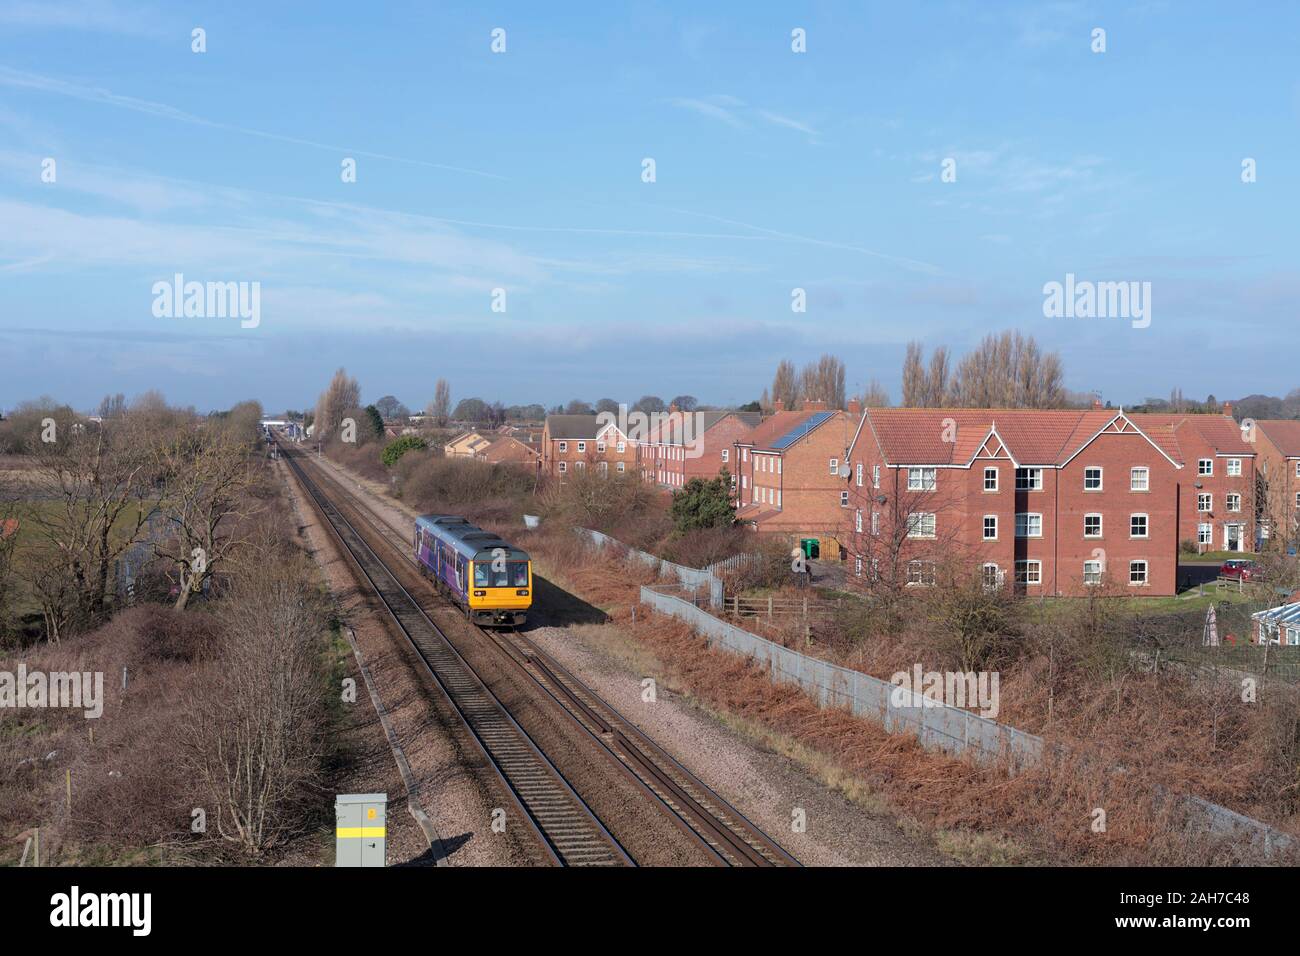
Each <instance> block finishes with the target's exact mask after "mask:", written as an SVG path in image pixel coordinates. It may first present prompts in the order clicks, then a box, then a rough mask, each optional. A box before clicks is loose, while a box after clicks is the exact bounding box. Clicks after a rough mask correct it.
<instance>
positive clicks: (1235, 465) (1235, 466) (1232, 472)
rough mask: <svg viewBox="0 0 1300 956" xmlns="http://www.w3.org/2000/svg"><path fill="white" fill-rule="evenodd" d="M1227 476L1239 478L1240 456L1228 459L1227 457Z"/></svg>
mask: <svg viewBox="0 0 1300 956" xmlns="http://www.w3.org/2000/svg"><path fill="white" fill-rule="evenodd" d="M1228 477H1229V478H1240V477H1241V459H1240V458H1229V459H1228Z"/></svg>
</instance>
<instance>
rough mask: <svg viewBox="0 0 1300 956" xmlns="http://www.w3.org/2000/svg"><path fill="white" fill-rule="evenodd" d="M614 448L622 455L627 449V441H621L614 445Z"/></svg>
mask: <svg viewBox="0 0 1300 956" xmlns="http://www.w3.org/2000/svg"><path fill="white" fill-rule="evenodd" d="M614 450H615V451H616V452H618V453H619V454H620V455H621V454H623V452H625V451H627V442H625V441H621V442H619V443H618V444H617V445H615V446H614Z"/></svg>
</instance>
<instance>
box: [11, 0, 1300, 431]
mask: <svg viewBox="0 0 1300 956" xmlns="http://www.w3.org/2000/svg"><path fill="white" fill-rule="evenodd" d="M543 6H545V7H549V8H551V9H549V10H547V9H543ZM195 27H201V28H203V29H204V30H205V31H206V39H207V52H205V53H201V54H200V53H194V52H192V50H191V31H192V30H193V29H194V28H195ZM498 27H499V28H502V29H504V30H505V31H506V52H505V53H502V54H494V53H492V52H491V50H490V43H491V36H490V34H491V31H492V30H493V29H494V28H498ZM796 27H799V28H803V29H804V30H805V31H806V35H807V52H806V53H802V54H796V53H793V52H792V51H791V39H790V34H791V30H792V29H794V28H796ZM1096 27H1101V28H1104V29H1105V30H1106V47H1107V48H1106V52H1104V53H1100V54H1099V53H1094V52H1092V50H1091V48H1090V45H1091V43H1092V39H1091V34H1092V31H1093V29H1094V28H1096ZM1297 50H1300V5H1293V4H1289V3H1259V4H1251V3H1236V4H1232V5H1228V4H1202V3H1176V4H1175V3H1156V2H1145V3H1143V2H1139V3H1114V4H1111V3H1036V4H1019V3H996V2H973V3H945V2H918V3H914V4H913V3H908V4H900V3H808V4H798V3H790V4H764V3H745V4H717V5H702V4H695V3H654V2H636V3H609V4H595V3H590V4H566V5H559V4H550V5H540V4H522V3H521V4H514V5H511V4H443V3H440V4H436V5H435V4H428V3H409V4H408V3H374V4H355V3H334V2H313V3H305V2H304V3H274V4H267V3H256V4H255V3H243V2H230V3H221V4H206V5H205V4H186V3H143V2H134V0H48V2H40V0H0V408H3V407H8V406H11V405H12V404H14V403H15V402H16V401H18V400H20V399H24V398H31V397H35V396H37V395H41V394H50V395H54V396H57V397H59V398H61V399H63V400H66V401H69V402H71V403H73V404H74V405H76V406H77V407H88V406H91V405H94V404H96V403H97V402H98V400H99V398H100V397H101V396H102V395H103V394H105V393H108V392H118V391H122V392H125V393H127V394H128V395H133V394H137V393H139V392H141V391H144V390H145V389H148V388H159V389H161V390H162V391H163V392H164V393H165V394H166V395H167V396H168V397H169V398H170V399H172V400H174V401H177V402H181V403H185V404H194V405H195V406H197V407H198V408H200V409H202V410H206V409H208V408H215V407H226V406H228V405H230V404H231V403H232V402H234V401H237V400H240V399H242V398H246V397H258V398H261V399H262V400H263V402H264V403H266V405H267V407H268V409H274V408H281V407H284V406H291V407H303V406H305V405H307V404H309V403H310V402H311V401H313V400H314V398H315V396H316V395H317V393H318V392H319V391H320V390H321V389H322V388H323V387H324V385H325V383H326V381H327V380H328V377H329V375H330V373H331V372H332V371H333V369H334V368H335V367H337V366H339V365H344V366H346V367H347V368H348V370H349V371H350V372H351V373H353V374H355V375H356V376H357V377H358V378H359V379H360V381H361V383H362V388H363V394H364V396H365V397H366V399H367V400H373V399H374V398H377V397H379V396H380V395H382V394H387V393H393V394H396V395H397V396H398V397H399V398H401V399H402V400H403V401H406V402H407V403H408V404H410V405H412V406H417V405H423V404H424V403H425V402H426V401H427V400H428V399H429V398H430V397H431V396H432V393H433V385H434V381H435V380H436V379H437V378H438V377H440V376H442V377H446V378H447V379H448V380H449V381H450V382H451V385H452V391H453V397H454V398H457V399H459V398H462V397H467V396H470V395H476V396H480V397H482V398H485V399H488V400H492V399H500V400H502V401H505V402H507V403H514V402H530V401H540V402H544V403H546V404H548V405H549V404H552V403H555V402H562V401H566V400H568V399H570V398H574V397H582V398H585V399H588V400H592V401H594V400H595V399H597V398H600V397H604V396H611V397H614V398H621V399H626V400H629V401H631V400H635V399H636V398H637V397H638V396H640V395H642V394H645V393H655V394H660V395H663V396H665V397H668V396H672V395H675V394H679V393H690V394H694V395H696V396H698V397H699V398H700V399H701V400H703V401H709V402H733V401H734V402H743V401H748V400H750V399H752V398H755V397H757V395H758V393H759V392H760V391H761V389H762V388H763V387H764V385H766V384H767V383H768V382H769V381H770V379H771V374H772V370H773V368H774V366H775V365H776V362H777V361H778V360H779V359H781V358H783V357H788V358H791V359H794V360H795V361H796V362H800V363H802V362H804V361H808V360H810V359H813V358H815V357H816V356H817V355H819V354H821V353H822V352H825V351H829V352H833V353H835V354H838V355H840V356H841V357H842V358H843V359H844V360H845V361H846V363H847V365H848V380H849V384H850V388H853V387H854V386H855V385H858V384H859V383H861V384H865V383H866V381H867V380H868V379H870V378H872V377H876V378H879V379H880V380H881V381H882V382H883V383H884V384H885V385H886V386H887V387H888V388H889V390H890V391H891V393H892V394H893V395H894V397H895V399H896V400H897V397H898V383H899V367H900V364H901V356H902V351H903V348H904V346H905V343H906V342H907V341H908V340H909V339H913V338H916V339H920V340H921V341H923V342H924V343H925V344H926V345H927V347H932V346H934V345H939V344H946V345H948V346H950V347H951V348H953V349H955V350H956V351H958V352H960V351H963V350H965V349H966V348H968V347H969V346H971V345H972V344H974V343H975V342H977V341H978V340H979V339H980V338H981V337H982V336H983V335H985V334H986V333H988V332H992V331H999V330H1002V329H1005V328H1018V329H1021V330H1022V331H1024V332H1027V333H1032V334H1033V335H1035V336H1036V337H1037V338H1038V340H1039V342H1040V343H1041V344H1043V345H1045V346H1047V347H1049V348H1054V349H1058V350H1059V351H1060V352H1061V353H1062V356H1063V358H1064V361H1065V366H1066V377H1067V385H1068V386H1069V387H1070V388H1073V389H1078V390H1098V391H1100V392H1101V394H1102V395H1103V396H1104V397H1105V398H1107V399H1109V400H1112V401H1115V402H1117V403H1120V402H1123V403H1131V402H1134V401H1138V400H1140V399H1141V398H1143V397H1144V396H1147V395H1167V394H1168V392H1169V390H1170V388H1171V387H1173V386H1181V387H1182V388H1183V389H1184V391H1185V392H1186V393H1187V394H1188V395H1189V396H1195V397H1202V396H1203V395H1204V394H1205V393H1208V392H1212V393H1214V394H1216V395H1218V396H1219V397H1220V398H1223V397H1228V396H1240V395H1245V394H1248V393H1251V392H1270V393H1283V392H1285V391H1287V390H1289V389H1291V388H1293V387H1296V386H1298V385H1300V375H1298V374H1296V371H1295V367H1294V360H1293V359H1292V358H1291V357H1292V356H1293V355H1294V354H1295V353H1296V350H1295V346H1296V345H1297V342H1298V341H1300V321H1298V320H1300V308H1298V307H1297V303H1298V302H1300V256H1298V255H1297V253H1298V252H1300V248H1298V245H1300V230H1298V229H1297V222H1296V215H1297V211H1298V210H1300V160H1298V157H1300V56H1297V53H1296V51H1297ZM346 157H352V158H354V159H355V160H356V162H357V181H356V182H355V183H345V182H343V181H342V179H341V176H340V169H341V163H342V161H343V159H344V158H346ZM646 157H651V158H653V159H654V160H655V163H656V181H655V182H654V183H645V182H643V181H642V176H641V172H642V160H643V159H644V158H646ZM1247 157H1250V158H1253V159H1254V160H1255V161H1256V164H1257V175H1258V181H1257V182H1254V183H1250V184H1245V183H1243V182H1242V181H1241V164H1242V160H1243V159H1244V158H1247ZM45 158H53V159H54V160H55V161H56V164H57V165H56V173H57V178H56V181H55V182H53V183H48V182H42V180H41V171H42V160H43V159H45ZM947 158H952V159H954V160H955V161H956V171H957V180H956V182H943V181H941V177H940V171H941V164H942V162H943V161H944V160H945V159H947ZM177 272H179V273H183V274H184V276H185V277H186V279H187V280H198V281H237V282H259V283H260V286H261V316H260V324H259V325H258V326H257V327H256V328H248V329H244V328H240V327H239V324H238V322H237V321H234V320H230V319H221V318H212V317H209V318H156V317H155V316H154V315H153V313H152V310H151V306H152V304H153V294H152V291H151V288H152V285H153V283H154V282H156V281H159V280H170V278H171V277H172V275H173V274H175V273H177ZM1067 273H1074V274H1076V275H1077V276H1078V277H1079V278H1081V279H1090V280H1094V281H1146V282H1150V283H1151V284H1152V303H1151V318H1152V321H1151V324H1150V327H1148V328H1133V327H1132V326H1131V323H1130V322H1128V321H1127V320H1124V319H1116V318H1110V319H1077V318H1071V319H1047V318H1044V317H1043V313H1042V305H1043V291H1042V289H1043V285H1044V283H1047V282H1051V281H1063V280H1064V278H1065V275H1066V274H1067ZM796 287H798V288H803V289H806V290H807V303H808V304H807V312H805V313H795V312H792V310H791V290H792V289H794V288H796ZM496 288H504V289H505V290H506V306H507V311H506V312H505V313H498V312H493V311H492V310H491V307H490V306H491V301H492V290H493V289H496Z"/></svg>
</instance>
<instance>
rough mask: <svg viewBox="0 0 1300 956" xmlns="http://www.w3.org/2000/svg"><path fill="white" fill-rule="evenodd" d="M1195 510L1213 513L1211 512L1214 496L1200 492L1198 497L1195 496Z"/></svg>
mask: <svg viewBox="0 0 1300 956" xmlns="http://www.w3.org/2000/svg"><path fill="white" fill-rule="evenodd" d="M1196 510H1197V511H1213V510H1214V495H1212V494H1209V493H1208V492H1201V493H1200V494H1199V495H1197V496H1196Z"/></svg>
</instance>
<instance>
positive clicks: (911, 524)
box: [907, 511, 939, 539]
mask: <svg viewBox="0 0 1300 956" xmlns="http://www.w3.org/2000/svg"><path fill="white" fill-rule="evenodd" d="M927 525H929V528H930V530H929V532H926V530H925V528H926V526H927ZM938 527H939V523H938V518H937V516H936V515H935V514H934V512H932V511H913V512H912V513H911V514H909V515H908V516H907V536H908V537H909V538H927V539H928V538H934V537H936V536H937V534H938Z"/></svg>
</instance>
